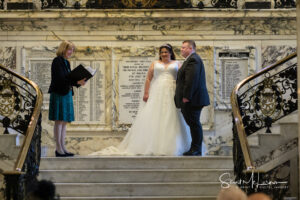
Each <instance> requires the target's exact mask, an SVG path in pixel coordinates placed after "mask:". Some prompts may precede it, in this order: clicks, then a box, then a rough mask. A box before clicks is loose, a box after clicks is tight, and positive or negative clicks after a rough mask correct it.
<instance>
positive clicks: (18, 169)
mask: <svg viewBox="0 0 300 200" xmlns="http://www.w3.org/2000/svg"><path fill="white" fill-rule="evenodd" d="M0 69H1V70H4V71H6V72H7V73H9V74H12V75H13V76H15V77H17V78H19V79H21V80H23V81H24V82H26V83H28V84H29V85H30V86H31V87H33V88H34V90H35V92H36V102H35V106H34V109H33V112H32V115H31V119H30V122H29V124H28V128H27V130H26V133H25V134H24V135H25V138H24V142H23V144H22V146H21V149H20V152H19V154H18V158H17V160H16V163H15V166H14V169H13V170H12V171H7V170H6V171H5V170H3V171H2V173H3V174H21V173H22V168H23V165H24V162H25V159H26V156H27V152H28V149H29V146H30V143H31V140H32V137H33V134H34V131H35V128H36V125H37V122H38V119H39V117H40V113H41V108H42V104H43V94H42V91H41V89H40V88H39V87H38V85H37V84H36V83H35V82H33V81H31V80H29V79H28V78H26V77H24V76H21V75H19V74H18V73H16V72H14V71H12V70H10V69H8V68H6V67H4V66H3V65H1V64H0Z"/></svg>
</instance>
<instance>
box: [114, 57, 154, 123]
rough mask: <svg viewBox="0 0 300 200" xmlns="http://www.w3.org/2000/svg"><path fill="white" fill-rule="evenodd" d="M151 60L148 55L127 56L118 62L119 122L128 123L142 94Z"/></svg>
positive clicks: (135, 112)
mask: <svg viewBox="0 0 300 200" xmlns="http://www.w3.org/2000/svg"><path fill="white" fill-rule="evenodd" d="M152 61H153V58H149V57H129V58H126V59H123V60H122V61H120V63H119V123H120V124H130V123H132V121H133V119H134V118H135V116H136V114H137V111H138V108H139V104H140V102H141V101H142V99H143V95H144V84H145V79H146V76H147V72H148V69H149V67H150V65H151V63H152Z"/></svg>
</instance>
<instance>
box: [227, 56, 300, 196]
mask: <svg viewBox="0 0 300 200" xmlns="http://www.w3.org/2000/svg"><path fill="white" fill-rule="evenodd" d="M297 101H298V100H297V54H296V53H294V54H292V55H290V56H288V57H286V58H284V59H282V60H280V61H279V62H277V63H276V64H274V65H271V66H269V67H266V68H264V69H263V70H261V71H260V72H258V73H257V74H254V75H252V76H250V77H248V78H247V79H245V80H243V81H242V82H240V83H239V84H238V85H237V86H236V87H235V88H234V90H233V91H232V94H231V104H232V110H233V141H234V142H233V159H234V172H235V174H236V180H251V178H253V177H251V176H256V177H259V178H260V180H261V181H264V180H265V179H269V180H268V181H270V177H271V174H272V173H273V172H274V170H276V169H274V170H272V171H271V172H267V173H266V172H264V171H261V172H260V174H259V173H258V172H257V171H256V170H255V166H254V164H253V161H252V158H251V154H250V151H249V146H248V142H247V136H250V135H251V134H253V133H255V132H257V131H258V130H260V129H262V128H266V132H267V133H270V132H271V130H270V127H271V126H272V123H274V122H275V121H277V120H279V119H280V118H282V117H284V116H286V115H288V114H290V113H292V112H293V111H295V110H297V109H298V108H297ZM245 170H246V171H245ZM244 172H246V173H244ZM247 172H248V173H247ZM249 172H250V173H249ZM276 181H278V180H276ZM245 188H246V189H245V190H246V191H248V192H251V191H252V192H254V191H255V190H256V191H257V190H258V188H256V189H255V188H251V187H245ZM286 190H287V189H286V188H284V189H283V190H280V191H278V195H277V197H275V199H280V198H281V197H282V195H283V194H284V192H285V191H286ZM260 191H263V190H260ZM273 192H274V191H273ZM279 193H280V194H279ZM275 196H276V195H275Z"/></svg>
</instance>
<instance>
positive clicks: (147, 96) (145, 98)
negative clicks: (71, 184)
mask: <svg viewBox="0 0 300 200" xmlns="http://www.w3.org/2000/svg"><path fill="white" fill-rule="evenodd" d="M148 98H149V94H144V96H143V101H145V102H147V101H148Z"/></svg>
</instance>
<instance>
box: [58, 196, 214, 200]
mask: <svg viewBox="0 0 300 200" xmlns="http://www.w3.org/2000/svg"><path fill="white" fill-rule="evenodd" d="M216 198H217V197H216V196H139V197H136V196H135V197H133V196H131V197H60V199H64V200H216Z"/></svg>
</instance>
